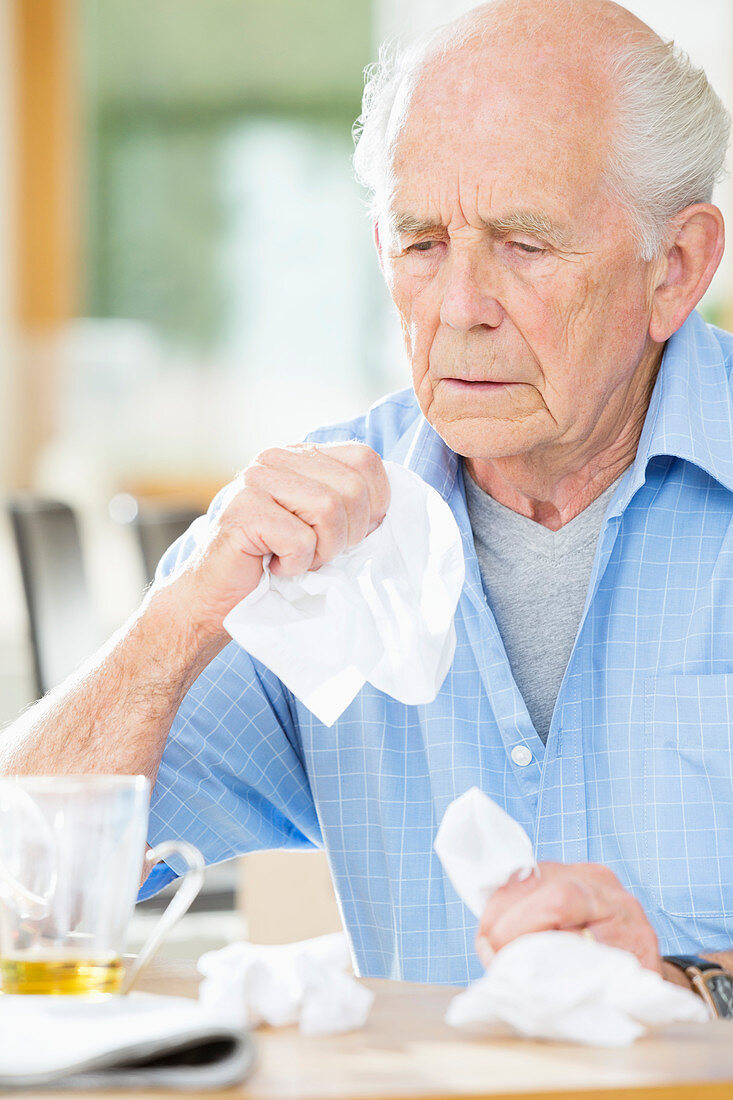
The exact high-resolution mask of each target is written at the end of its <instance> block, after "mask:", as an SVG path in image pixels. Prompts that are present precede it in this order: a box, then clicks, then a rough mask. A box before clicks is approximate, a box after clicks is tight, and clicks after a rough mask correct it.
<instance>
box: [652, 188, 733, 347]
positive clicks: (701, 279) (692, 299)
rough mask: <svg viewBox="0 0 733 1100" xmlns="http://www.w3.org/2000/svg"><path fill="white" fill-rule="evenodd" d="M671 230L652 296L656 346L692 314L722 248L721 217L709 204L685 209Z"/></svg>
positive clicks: (653, 337)
mask: <svg viewBox="0 0 733 1100" xmlns="http://www.w3.org/2000/svg"><path fill="white" fill-rule="evenodd" d="M672 230H673V239H672V242H671V244H670V245H669V247H668V248H667V252H666V254H665V256H664V257H663V259H662V262H661V263H660V264H659V265H658V268H657V271H658V281H657V285H656V287H655V288H654V290H653V294H652V312H651V320H650V322H649V335H650V336H651V338H652V340H655V341H656V342H657V343H659V344H663V343H664V342H665V340H668V339H669V338H670V336H672V334H673V333H675V332H676V331H677V329H678V328H680V327H681V326H682V325H683V324H684V322H685V321H686V320H687V318H688V317H689V315H690V314H691V313H692V311H693V309H694V308H695V306H696V305H697V303H698V302H699V301H700V299H701V298H702V296H703V294H704V293H705V291H706V290H707V289H708V287H709V286H710V282H711V280H712V278H713V275H714V274H715V272H716V271H717V268H718V264H719V263H720V259H721V257H722V255H723V249H724V248H725V225H724V223H723V215H722V214H721V213H720V210H718V208H717V206H713V205H712V204H711V203H696V204H695V205H694V206H688V207H687V208H686V209H685V210H683V211H682V212H681V213H680V214H678V215H677V216H676V217H675V218H673V220H672Z"/></svg>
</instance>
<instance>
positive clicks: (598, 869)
mask: <svg viewBox="0 0 733 1100" xmlns="http://www.w3.org/2000/svg"><path fill="white" fill-rule="evenodd" d="M587 868H588V871H589V872H590V873H591V874H592V875H593V876H594V878H595V879H597V881H598V882H600V883H602V884H603V885H604V886H618V887H620V886H621V883H620V882H619V880H618V879H617V878H616V875H615V874H614V873H613V871H612V870H611V868H610V867H607V866H606V865H605V863H588V864H587Z"/></svg>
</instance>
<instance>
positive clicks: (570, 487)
mask: <svg viewBox="0 0 733 1100" xmlns="http://www.w3.org/2000/svg"><path fill="white" fill-rule="evenodd" d="M660 363H661V352H660V353H659V358H658V360H657V361H656V362H655V363H652V364H651V369H648V370H647V371H645V372H644V374H643V375H642V377H640V378H638V379H637V382H638V385H637V386H636V391H637V392H636V394H635V395H634V393H633V392H632V393H629V394H627V395H626V397H627V400H626V401H625V402H623V403H622V404H623V407H621V408H618V407H617V408H616V409H615V410H614V409H613V408H612V407H611V406H610V405H609V408H608V410H607V413H608V414H609V415H608V416H607V418H606V419H608V420H609V421H610V424H611V425H614V424H615V425H616V426H618V425H619V424H621V425H622V427H621V430H620V431H619V430H618V428H617V429H616V431H613V430H612V429H609V428H607V427H604V425H602V424H599V425H597V431H595V432H594V433H593V436H594V438H593V439H590V440H588V441H586V442H585V443H584V444H583V445H582V446H580V447H579V448H578V449H577V450H575V451H574V452H573V453H568V452H569V451H570V449H569V448H565V447H557V448H554V449H545V450H543V451H542V452H534V451H532V452H530V453H528V454H520V455H511V456H509V457H505V458H494V459H491V458H466V459H465V467H466V470H467V472H468V473H469V474H470V476H471V477H472V478H473V480H474V481H475V482H476V484H477V485H478V486H479V488H480V489H483V491H484V492H485V493H489V494H490V496H492V497H493V498H494V500H496V501H498V502H499V504H503V505H504V507H505V508H511V510H512V511H513V512H518V513H519V514H520V515H522V516H527V518H528V519H531V520H534V521H535V523H540V524H542V526H543V527H547V528H549V530H551V531H559V529H560V528H561V527H564V525H565V524H566V523H569V522H570V520H572V519H575V517H576V516H578V515H580V513H581V512H582V511H584V510H585V509H586V508H587V507H588V506H589V505H590V504H592V503H593V501H594V500H596V499H597V497H599V496H600V495H601V493H603V492H605V490H606V489H607V488H608V487H609V485H612V484H613V482H614V481H616V480H617V478H619V477H620V476H621V474H622V473H623V472H624V470H626V469H627V468H628V467H629V466H630V465H631V463H632V462H633V461H634V458H635V456H636V451H637V448H638V446H639V438H640V436H641V431H642V428H643V427H644V420H645V417H646V413H647V409H648V408H649V401H650V399H651V394H652V389H653V388H654V382H655V381H656V376H657V373H658V370H659V365H660Z"/></svg>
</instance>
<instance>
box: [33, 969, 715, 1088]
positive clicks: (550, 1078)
mask: <svg viewBox="0 0 733 1100" xmlns="http://www.w3.org/2000/svg"><path fill="white" fill-rule="evenodd" d="M197 984H198V982H197V977H196V974H195V971H194V968H193V966H191V965H189V964H181V963H161V962H158V963H153V964H152V965H151V967H150V969H149V970H148V972H147V974H146V975H144V976H143V977H142V978H141V979H140V982H139V988H141V989H144V990H147V991H148V992H151V993H166V994H169V995H175V996H195V994H196V987H197ZM365 984H366V985H368V986H369V987H370V988H371V989H373V990H374V991H375V992H376V995H377V996H376V1000H375V1003H374V1007H373V1009H372V1012H371V1015H370V1017H369V1021H368V1023H367V1026H366V1028H364V1029H363V1030H362V1031H356V1032H352V1033H351V1034H348V1035H334V1036H330V1037H327V1038H306V1037H304V1036H302V1035H300V1034H299V1032H298V1030H297V1029H296V1028H280V1029H277V1030H273V1029H269V1028H268V1029H260V1030H258V1031H257V1032H256V1040H257V1047H258V1058H257V1067H256V1069H255V1071H254V1072H253V1074H252V1076H251V1077H250V1078H249V1080H248V1081H246V1082H245V1083H244V1084H243V1085H241V1086H239V1087H237V1088H234V1089H228V1090H226V1091H225V1092H223V1093H221V1095H223V1096H227V1097H241V1098H242V1100H336V1098H338V1100H406V1098H415V1100H417V1098H419V1100H422V1098H429V1100H436V1098H443V1100H448V1098H450V1100H457V1098H460V1100H478V1098H480V1097H482V1098H483V1097H485V1098H490V1100H530V1098H531V1100H559V1098H560V1097H569V1098H571V1100H581V1098H585V1097H588V1098H593V1100H733V1021H730V1022H729V1021H723V1020H716V1021H713V1022H711V1023H710V1024H704V1025H700V1024H698V1025H691V1024H685V1025H675V1026H674V1027H668V1028H665V1029H664V1031H663V1032H661V1033H659V1034H657V1035H653V1036H647V1037H645V1038H643V1039H640V1040H639V1041H637V1042H636V1043H635V1044H634V1045H633V1046H631V1047H628V1048H626V1049H623V1050H609V1049H598V1048H591V1047H581V1046H574V1045H571V1044H564V1043H539V1042H530V1041H527V1040H521V1039H510V1038H504V1039H499V1040H497V1039H492V1040H488V1039H478V1038H473V1037H470V1036H464V1035H462V1034H461V1033H459V1032H457V1031H455V1030H453V1029H452V1028H449V1027H447V1026H446V1025H445V1023H444V1022H443V1016H444V1014H445V1009H446V1006H447V1004H448V1002H449V1001H450V999H451V997H453V996H454V995H455V992H456V990H455V989H451V988H447V987H445V986H424V985H412V984H408V983H402V982H388V981H367V982H366V983H365ZM83 1095H84V1097H85V1100H95V1098H96V1100H102V1097H105V1098H106V1100H109V1098H110V1097H112V1096H114V1095H121V1094H120V1093H119V1092H117V1093H112V1092H107V1093H101V1092H91V1091H85V1092H84V1094H83ZM167 1095H173V1094H172V1093H166V1092H161V1091H156V1092H152V1091H151V1092H145V1093H142V1092H136V1093H135V1096H137V1097H145V1098H149V1100H155V1098H156V1097H157V1098H159V1100H160V1098H162V1097H164V1096H167ZM176 1095H180V1094H176ZM186 1095H187V1096H190V1097H192V1098H194V1100H195V1097H203V1096H209V1097H210V1096H212V1095H216V1094H215V1093H187V1094H186ZM43 1097H44V1100H53V1098H56V1100H69V1093H68V1092H66V1093H63V1092H51V1091H48V1092H44V1093H43Z"/></svg>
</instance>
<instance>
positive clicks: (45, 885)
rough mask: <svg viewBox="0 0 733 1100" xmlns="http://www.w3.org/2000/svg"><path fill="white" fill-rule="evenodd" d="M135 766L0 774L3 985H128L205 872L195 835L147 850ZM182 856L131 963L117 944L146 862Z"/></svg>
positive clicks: (37, 988) (98, 989)
mask: <svg viewBox="0 0 733 1100" xmlns="http://www.w3.org/2000/svg"><path fill="white" fill-rule="evenodd" d="M149 801H150V784H149V782H148V780H147V779H146V778H145V777H144V776H142V775H89V776H17V777H8V778H5V779H0V991H1V992H2V993H73V994H109V993H120V992H126V991H127V990H128V989H129V988H130V986H131V984H132V982H133V981H134V980H135V979H136V977H137V975H138V973H139V972H140V970H141V968H142V966H143V965H144V964H145V963H146V962H147V961H148V960H149V959H150V957H151V956H152V954H153V953H154V951H155V950H156V949H157V947H158V946H159V945H160V943H161V941H162V939H163V938H164V936H165V935H166V934H167V933H168V932H169V931H170V929H171V928H172V927H173V925H174V924H175V923H176V921H177V920H178V919H179V918H180V917H181V916H183V914H184V913H185V912H186V910H187V909H188V907H189V906H190V904H191V902H192V901H193V899H194V898H195V897H196V894H198V892H199V890H200V888H201V883H202V882H203V867H204V862H203V858H202V856H201V853H200V852H199V851H198V849H196V848H194V847H193V845H191V844H187V843H185V842H183V841H167V842H165V843H163V844H158V845H157V846H156V847H155V848H153V849H151V850H149V851H148V852H147V853H146V852H145V838H146V835H147V825H148V805H149ZM176 856H177V857H179V858H180V859H182V860H183V862H184V864H185V865H186V867H187V869H188V870H187V873H186V874H185V875H184V876H183V877H182V878H181V879H180V880H179V888H178V890H177V892H176V893H175V895H174V896H173V898H172V900H171V902H170V903H169V905H168V908H167V909H166V910H165V912H164V913H163V915H162V916H161V918H160V921H159V922H158V924H157V925H156V927H155V929H154V930H153V932H152V934H151V936H150V937H149V939H148V941H147V943H146V944H145V945H144V947H143V949H142V951H141V952H140V954H139V955H138V957H137V959H136V960H135V961H134V963H132V965H130V966H128V967H127V968H126V967H125V964H124V962H123V957H122V956H123V951H124V947H125V937H126V934H127V930H128V927H129V924H130V918H131V916H132V912H133V909H134V906H135V900H136V898H137V892H138V888H139V886H140V880H141V877H142V870H143V865H145V866H147V867H148V868H149V869H150V868H152V867H153V866H154V865H155V864H156V863H159V862H160V861H161V860H163V859H169V858H170V857H176Z"/></svg>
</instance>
